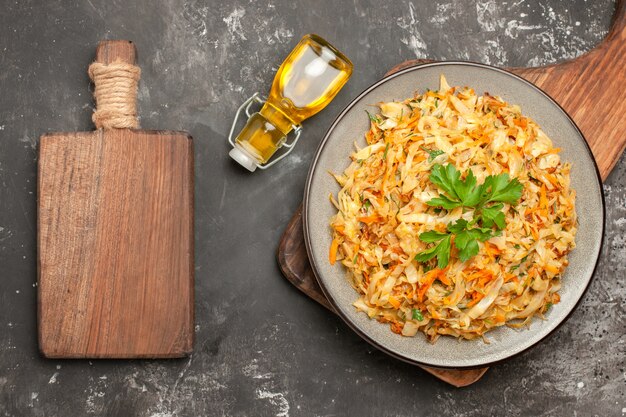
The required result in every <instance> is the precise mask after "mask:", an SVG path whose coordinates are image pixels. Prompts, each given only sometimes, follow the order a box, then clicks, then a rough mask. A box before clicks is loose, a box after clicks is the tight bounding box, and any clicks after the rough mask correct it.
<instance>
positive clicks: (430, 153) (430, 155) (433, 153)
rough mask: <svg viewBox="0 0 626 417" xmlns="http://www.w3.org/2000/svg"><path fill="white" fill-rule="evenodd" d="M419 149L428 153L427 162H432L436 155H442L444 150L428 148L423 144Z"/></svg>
mask: <svg viewBox="0 0 626 417" xmlns="http://www.w3.org/2000/svg"><path fill="white" fill-rule="evenodd" d="M420 149H421V150H423V151H425V152H427V153H428V162H433V161H434V159H435V158H436V157H438V156H439V155H443V154H444V153H445V152H444V151H442V150H439V149H435V150H432V151H431V150H430V149H428V148H426V147H424V146H420Z"/></svg>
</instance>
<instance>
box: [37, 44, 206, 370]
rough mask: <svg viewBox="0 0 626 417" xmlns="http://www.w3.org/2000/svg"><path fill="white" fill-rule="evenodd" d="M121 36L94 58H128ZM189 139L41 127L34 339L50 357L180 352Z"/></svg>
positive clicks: (188, 264)
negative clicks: (36, 330) (46, 131)
mask: <svg viewBox="0 0 626 417" xmlns="http://www.w3.org/2000/svg"><path fill="white" fill-rule="evenodd" d="M135 56H136V54H135V47H134V45H133V44H132V43H130V42H128V41H107V42H102V43H101V44H100V45H99V46H98V50H97V54H96V58H97V60H98V61H99V62H104V63H108V62H113V61H115V60H122V61H123V62H129V63H134V62H135ZM193 175H194V174H193V143H192V139H191V137H190V136H189V135H188V134H187V133H185V132H170V131H142V130H130V129H111V130H98V131H95V132H74V133H52V134H47V135H43V136H42V137H41V140H40V148H39V183H38V263H39V265H38V271H39V277H38V319H39V346H40V350H41V352H42V354H43V355H44V356H46V357H51V358H136V357H150V358H156V357H180V356H185V355H187V354H189V353H190V352H191V351H192V347H193V335H194V325H193V321H194V281H193V272H194V263H193V252H194V251H193Z"/></svg>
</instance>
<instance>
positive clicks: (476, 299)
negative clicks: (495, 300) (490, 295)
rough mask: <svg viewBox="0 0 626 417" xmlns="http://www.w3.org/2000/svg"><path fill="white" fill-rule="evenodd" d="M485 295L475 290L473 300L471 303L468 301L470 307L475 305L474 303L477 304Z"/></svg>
mask: <svg viewBox="0 0 626 417" xmlns="http://www.w3.org/2000/svg"><path fill="white" fill-rule="evenodd" d="M483 297H484V294H481V293H479V292H478V291H474V292H473V293H472V301H470V302H469V303H467V306H468V307H473V306H474V305H476V304H477V303H478V302H479V301H480V300H482V299H483Z"/></svg>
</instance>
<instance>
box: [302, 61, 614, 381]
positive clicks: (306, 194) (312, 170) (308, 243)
mask: <svg viewBox="0 0 626 417" xmlns="http://www.w3.org/2000/svg"><path fill="white" fill-rule="evenodd" d="M449 65H455V66H471V67H478V68H483V69H486V70H491V71H496V72H500V73H503V74H505V75H508V76H511V77H514V78H516V79H518V80H519V81H522V83H524V84H526V85H528V87H530V88H532V89H535V90H536V91H538V92H539V93H540V94H542V95H543V96H545V97H546V98H547V99H548V100H549V101H550V102H552V103H553V104H554V105H556V107H557V108H559V109H560V110H561V111H562V113H563V114H564V115H565V117H566V118H567V119H568V120H569V122H570V123H571V124H572V126H573V127H574V129H576V131H577V132H578V133H579V135H580V137H582V138H583V142H584V144H585V149H586V150H587V153H588V155H589V156H590V157H591V160H592V161H593V166H594V168H595V172H596V180H597V181H598V184H599V185H600V187H599V189H600V201H601V203H602V229H601V234H600V236H601V239H600V245H599V248H598V255H597V256H596V259H595V263H594V266H593V270H592V272H591V276H590V277H589V280H588V281H587V283H586V285H585V288H584V289H583V291H582V293H581V295H580V297H579V298H578V300H577V301H576V303H575V304H574V306H573V307H572V308H571V310H570V311H569V312H568V313H567V315H566V316H565V317H564V318H563V319H562V320H561V321H560V322H559V323H558V324H557V325H556V326H555V327H554V328H553V329H552V330H550V331H549V332H548V333H546V334H545V335H543V336H542V337H540V338H539V339H538V340H537V341H535V342H534V343H532V344H531V345H529V346H528V347H526V348H524V349H522V350H520V351H517V352H515V353H512V354H509V355H507V356H506V357H504V358H501V359H498V360H495V361H488V362H481V363H479V364H476V365H462V366H453V365H450V366H448V365H441V364H437V365H432V364H429V363H428V362H424V361H420V360H418V359H414V358H410V357H407V356H405V355H401V354H398V353H396V352H394V351H393V350H391V349H388V348H386V347H384V346H382V345H380V344H379V343H378V342H377V341H376V340H374V339H373V338H372V337H371V336H369V335H368V334H367V333H366V332H364V331H362V330H361V329H359V328H358V327H357V326H356V324H355V323H353V322H352V320H350V318H349V317H347V316H346V315H345V314H343V312H342V311H341V309H340V308H338V305H337V303H336V301H335V300H334V299H333V297H331V296H330V295H329V291H328V289H327V288H326V285H325V284H324V282H323V280H322V279H320V273H319V271H318V268H317V262H316V260H315V259H312V257H311V253H312V248H311V246H312V243H311V236H310V233H309V222H308V210H309V209H308V205H309V195H310V189H311V183H312V180H313V175H314V173H315V172H316V168H317V164H318V160H319V157H320V155H321V153H322V150H323V149H324V146H325V145H326V142H327V141H328V139H329V137H330V135H331V133H332V132H333V130H334V129H335V127H336V126H337V124H338V123H339V122H340V121H341V120H342V119H343V117H344V115H345V114H346V113H347V112H349V111H350V110H351V109H352V107H354V106H355V105H356V103H358V102H359V101H360V100H361V99H362V98H363V97H364V96H366V95H367V94H369V93H370V92H371V91H372V90H374V89H376V88H378V87H379V86H381V85H383V84H385V83H386V82H388V81H389V80H392V79H394V78H396V77H399V76H401V75H404V74H406V73H409V72H412V71H417V70H419V69H422V68H425V67H438V66H449ZM602 185H603V183H602V177H601V175H600V170H599V168H598V163H597V161H596V159H595V157H594V156H593V153H592V151H591V148H590V146H589V143H588V142H587V139H586V138H585V135H584V134H583V132H582V131H581V130H580V128H579V127H578V125H577V124H576V122H574V120H573V119H572V117H571V116H570V115H569V114H568V113H567V111H565V109H564V108H563V107H562V106H561V105H560V104H559V103H558V102H557V101H556V100H554V99H553V98H552V97H551V96H550V95H549V94H548V93H546V92H545V91H544V90H543V89H541V88H540V87H538V86H536V85H535V84H533V83H531V82H530V81H528V80H526V79H524V78H522V77H520V76H519V75H516V74H514V73H512V72H510V71H507V70H505V69H502V68H498V67H494V66H492V65H487V64H482V63H477V62H471V61H456V60H454V61H437V62H428V63H423V64H417V65H412V66H410V67H407V68H404V69H402V70H400V71H398V72H395V73H393V74H390V75H387V76H385V77H383V78H382V79H380V80H379V81H377V82H375V83H373V84H372V85H370V86H369V87H367V88H366V89H365V90H363V91H362V92H361V93H360V94H359V95H357V96H356V97H355V98H354V99H352V100H351V101H350V103H348V105H346V107H345V108H344V109H343V110H342V111H341V112H340V113H339V114H338V115H337V117H336V118H335V119H334V121H333V122H332V123H331V125H330V126H329V127H328V129H327V130H326V133H325V134H324V137H323V138H322V140H321V141H320V143H319V145H318V146H317V149H316V150H315V154H314V156H313V159H312V161H311V165H310V167H309V172H308V173H307V177H306V182H305V188H304V198H303V204H302V222H303V228H302V229H303V234H304V243H305V248H306V251H307V256H308V258H309V262H310V264H311V269H312V270H313V275H314V276H315V280H316V281H317V283H318V285H319V286H320V288H321V289H322V293H323V294H324V296H325V297H326V299H327V300H328V302H329V303H330V305H331V306H332V308H333V310H334V312H335V314H336V315H337V316H339V317H340V318H341V319H342V320H343V321H344V323H346V324H347V325H348V327H350V328H351V329H352V331H354V332H355V333H356V334H357V335H358V336H359V337H361V338H362V339H363V340H365V341H366V342H367V343H369V344H370V345H372V346H373V347H375V348H376V349H378V350H381V351H383V352H384V353H386V354H388V355H390V356H392V357H394V358H396V359H400V360H401V361H403V362H406V363H410V364H413V365H420V366H427V367H433V366H434V367H436V368H440V369H459V370H461V369H466V370H468V369H476V368H483V367H487V366H492V365H494V364H498V363H501V362H504V361H507V360H510V359H511V358H513V357H516V356H519V355H521V354H523V353H525V352H528V351H529V350H531V349H532V348H534V347H535V346H537V345H538V344H539V343H541V342H543V341H544V340H546V339H548V338H549V337H550V336H552V335H553V334H554V333H555V332H556V331H557V330H558V329H560V328H561V326H562V325H563V324H564V323H566V322H567V321H568V320H569V319H570V318H571V316H572V314H573V313H574V311H576V310H577V309H578V308H579V306H580V303H581V302H582V300H583V298H585V295H586V294H587V291H588V290H589V287H590V286H591V282H592V281H593V279H594V277H595V275H596V272H597V269H598V264H599V262H600V257H601V255H602V250H603V247H604V239H605V237H606V236H605V232H606V225H605V223H606V203H605V196H604V188H603V187H602Z"/></svg>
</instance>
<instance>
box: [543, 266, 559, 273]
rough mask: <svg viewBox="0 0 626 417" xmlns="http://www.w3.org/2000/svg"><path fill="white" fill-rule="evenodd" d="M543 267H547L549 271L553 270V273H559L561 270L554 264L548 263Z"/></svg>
mask: <svg viewBox="0 0 626 417" xmlns="http://www.w3.org/2000/svg"><path fill="white" fill-rule="evenodd" d="M543 269H545V270H546V271H548V272H552V273H553V274H558V273H559V271H560V269H559V268H557V267H556V266H554V265H546V266H544V267H543Z"/></svg>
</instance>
